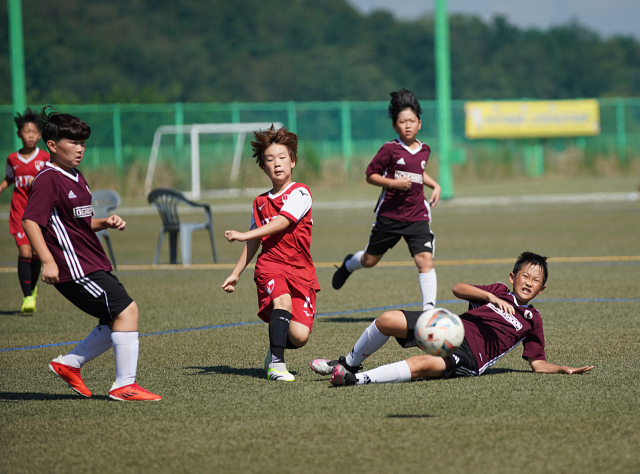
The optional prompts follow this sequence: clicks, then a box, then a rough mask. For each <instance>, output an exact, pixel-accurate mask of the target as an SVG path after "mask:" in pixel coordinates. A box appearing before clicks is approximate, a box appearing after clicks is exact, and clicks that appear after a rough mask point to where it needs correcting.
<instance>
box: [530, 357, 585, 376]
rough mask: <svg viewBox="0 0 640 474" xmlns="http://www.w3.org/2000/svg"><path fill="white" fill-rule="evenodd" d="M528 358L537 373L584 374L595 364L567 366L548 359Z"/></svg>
mask: <svg viewBox="0 0 640 474" xmlns="http://www.w3.org/2000/svg"><path fill="white" fill-rule="evenodd" d="M527 360H528V361H529V365H531V368H532V369H533V371H534V372H535V373H536V374H584V373H585V372H589V371H590V370H591V369H593V365H586V366H584V367H567V366H566V365H555V364H550V363H549V362H547V361H546V360H535V359H532V358H530V357H529V358H527Z"/></svg>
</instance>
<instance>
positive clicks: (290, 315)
mask: <svg viewBox="0 0 640 474" xmlns="http://www.w3.org/2000/svg"><path fill="white" fill-rule="evenodd" d="M254 135H255V138H256V141H255V142H251V146H252V148H253V156H254V157H256V162H257V163H258V165H259V166H260V168H262V170H263V171H264V172H265V173H266V175H267V176H268V177H269V179H270V180H271V183H272V184H273V188H272V189H271V191H269V192H266V193H264V194H261V195H260V196H258V197H257V198H256V199H255V201H254V202H253V213H252V215H251V224H250V230H249V231H248V232H238V231H235V230H228V231H226V232H225V233H224V235H225V237H226V238H227V240H228V241H229V242H234V241H236V240H237V241H239V242H246V244H245V246H244V248H243V249H242V253H241V254H240V259H239V260H238V263H237V264H236V266H235V268H234V269H233V271H232V272H231V275H229V277H228V278H227V279H226V280H225V281H224V283H223V284H222V288H223V289H224V291H226V292H227V293H232V292H233V291H234V290H235V286H236V285H237V283H238V279H239V278H240V275H241V274H242V272H243V271H244V269H245V268H246V266H247V265H248V264H249V262H250V261H251V260H252V259H253V256H254V255H255V254H256V252H257V251H258V248H259V247H260V246H262V252H260V255H258V260H257V261H256V268H255V274H254V280H255V282H256V287H257V290H258V306H259V310H258V316H259V317H260V319H262V320H263V321H264V322H266V323H268V324H269V352H268V353H267V357H266V359H265V361H264V363H265V370H266V372H267V379H269V380H278V381H284V382H290V381H293V380H295V377H294V376H293V374H291V373H290V372H289V371H288V370H287V366H286V363H285V361H284V350H285V348H286V349H297V348H299V347H302V346H304V345H305V344H306V343H307V341H308V340H309V335H310V334H311V330H312V328H313V318H314V315H315V307H316V293H317V292H318V291H320V285H319V284H318V279H317V278H316V269H315V266H314V265H313V260H312V259H311V229H312V226H313V219H312V218H311V204H312V198H311V192H310V191H309V188H308V187H307V186H305V185H304V184H301V183H296V182H294V181H292V179H291V171H292V170H293V168H294V167H295V165H296V163H297V161H298V159H297V151H298V137H297V136H296V135H295V134H293V133H291V132H289V131H287V129H286V128H284V127H283V128H280V129H278V130H275V128H274V127H273V125H272V126H271V128H270V129H269V130H266V131H264V132H263V131H261V132H255V133H254Z"/></svg>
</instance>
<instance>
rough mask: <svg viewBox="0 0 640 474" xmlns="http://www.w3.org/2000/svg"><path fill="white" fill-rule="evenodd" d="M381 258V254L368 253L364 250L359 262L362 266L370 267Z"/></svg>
mask: <svg viewBox="0 0 640 474" xmlns="http://www.w3.org/2000/svg"><path fill="white" fill-rule="evenodd" d="M381 258H382V255H370V254H368V253H366V252H365V253H364V254H363V255H362V258H361V259H360V262H361V263H362V266H363V267H364V268H371V267H375V266H376V265H377V264H378V262H379V261H380V259H381Z"/></svg>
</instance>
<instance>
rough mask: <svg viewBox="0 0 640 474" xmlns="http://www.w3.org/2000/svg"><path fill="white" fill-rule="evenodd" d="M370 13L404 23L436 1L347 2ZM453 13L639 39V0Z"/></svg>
mask: <svg viewBox="0 0 640 474" xmlns="http://www.w3.org/2000/svg"><path fill="white" fill-rule="evenodd" d="M348 1H349V2H350V3H351V4H353V5H354V6H355V7H356V8H357V9H358V10H360V11H362V12H364V13H369V12H371V11H372V10H376V9H384V10H388V11H390V12H392V13H393V14H394V15H395V16H396V17H398V18H401V19H407V18H414V17H416V16H421V15H423V14H427V13H432V12H433V5H434V0H348ZM447 7H448V10H449V12H450V13H468V14H474V15H477V16H479V17H481V18H483V19H484V20H490V19H491V18H492V17H493V16H494V15H497V14H501V15H504V16H506V17H507V18H508V19H509V22H510V23H513V24H515V25H517V26H519V27H522V28H528V27H537V28H540V29H543V30H544V29H547V28H549V27H550V26H554V25H559V24H565V23H568V22H570V21H572V20H577V21H578V23H580V24H582V25H584V26H587V27H588V28H590V29H592V30H594V31H596V32H597V33H599V34H600V35H601V36H603V37H609V36H612V35H624V36H634V37H635V38H638V39H640V0H447Z"/></svg>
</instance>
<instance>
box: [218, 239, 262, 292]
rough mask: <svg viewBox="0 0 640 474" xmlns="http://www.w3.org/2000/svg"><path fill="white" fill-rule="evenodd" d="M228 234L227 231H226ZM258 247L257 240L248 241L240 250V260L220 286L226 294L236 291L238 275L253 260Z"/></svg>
mask: <svg viewBox="0 0 640 474" xmlns="http://www.w3.org/2000/svg"><path fill="white" fill-rule="evenodd" d="M227 232H228V231H227ZM259 247H260V242H259V241H258V240H249V241H248V242H247V243H246V244H245V245H244V247H243V248H242V253H241V254H240V258H239V259H238V263H236V266H235V267H234V269H233V271H232V272H231V275H229V276H228V277H227V279H226V280H225V281H224V283H223V284H222V285H221V288H222V289H223V290H224V291H226V292H227V293H233V292H234V291H235V289H236V285H237V284H238V280H239V279H240V275H242V272H243V271H244V269H245V268H247V265H249V262H251V260H253V257H254V256H255V254H256V252H257V251H258V248H259Z"/></svg>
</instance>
